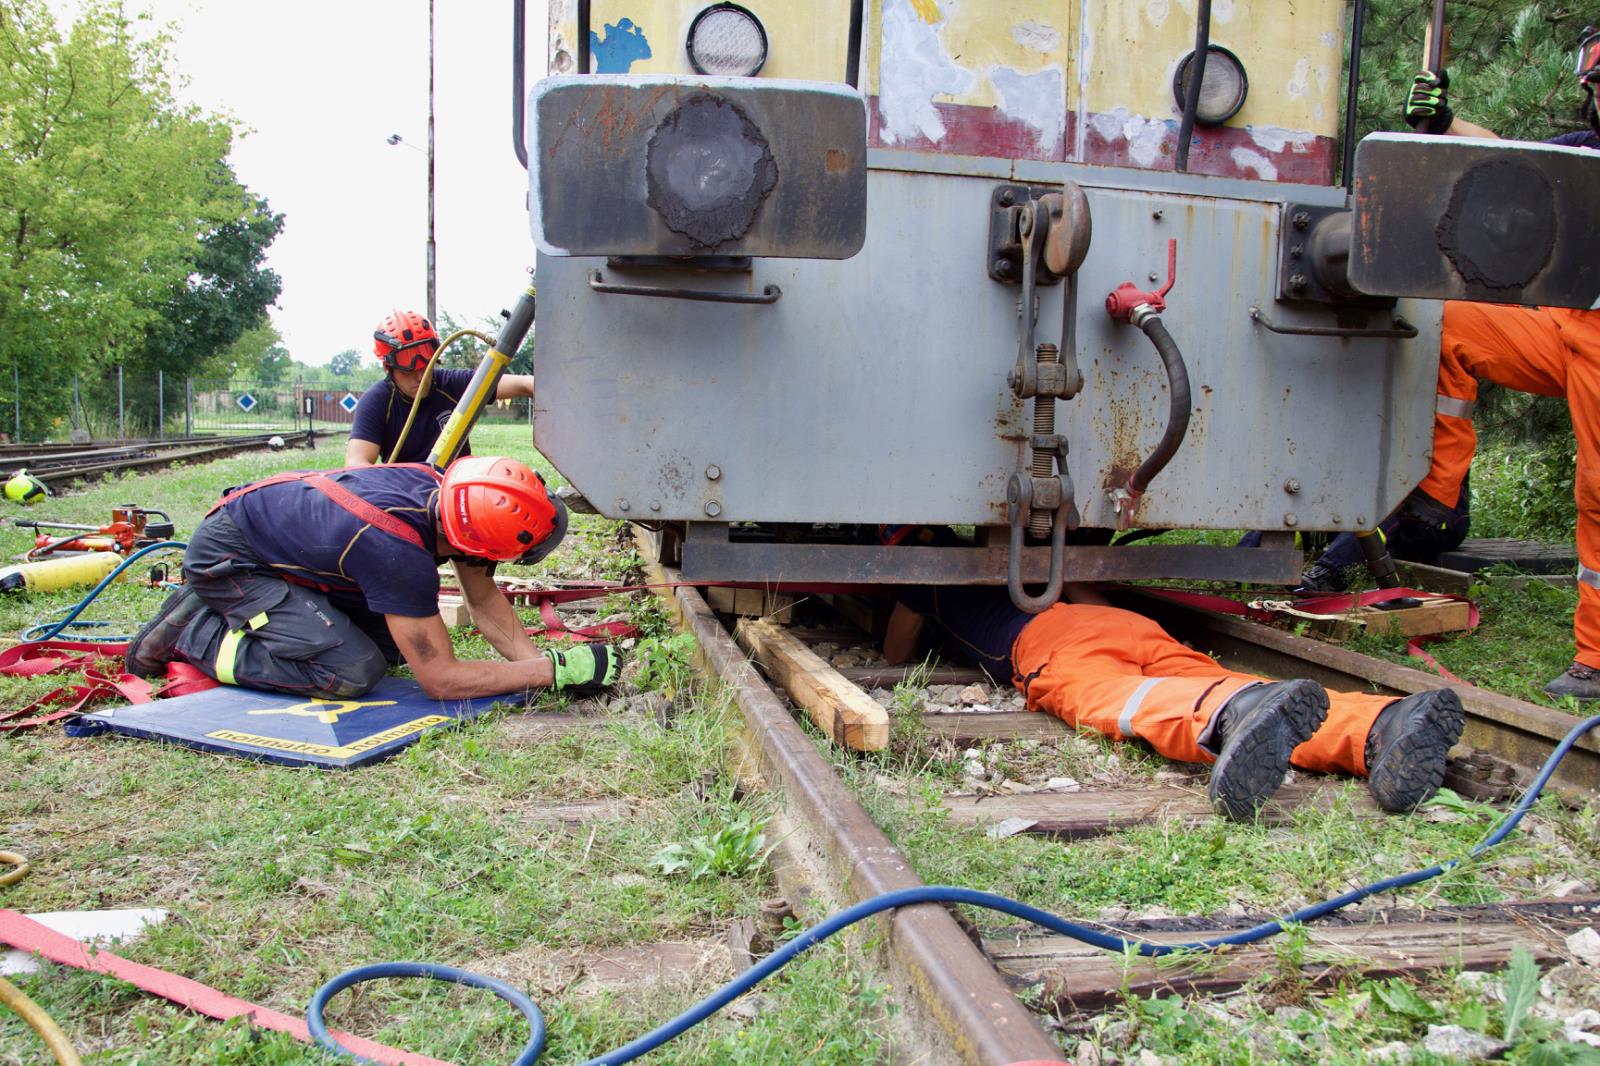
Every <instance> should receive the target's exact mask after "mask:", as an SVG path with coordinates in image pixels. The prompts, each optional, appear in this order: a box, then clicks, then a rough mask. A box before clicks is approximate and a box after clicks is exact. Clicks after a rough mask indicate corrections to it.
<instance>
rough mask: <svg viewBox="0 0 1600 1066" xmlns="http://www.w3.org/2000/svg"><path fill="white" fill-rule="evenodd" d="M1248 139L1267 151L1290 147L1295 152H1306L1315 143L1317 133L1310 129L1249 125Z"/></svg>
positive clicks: (1278, 150) (1279, 150)
mask: <svg viewBox="0 0 1600 1066" xmlns="http://www.w3.org/2000/svg"><path fill="white" fill-rule="evenodd" d="M1248 128H1249V131H1250V139H1251V140H1252V141H1254V142H1255V145H1256V147H1258V148H1261V149H1263V150H1264V151H1268V152H1281V151H1283V150H1284V149H1285V148H1292V150H1294V151H1296V152H1308V151H1310V150H1311V146H1312V145H1313V144H1315V143H1316V140H1317V135H1316V134H1315V133H1312V132H1311V131H1310V130H1286V129H1284V128H1283V127H1282V126H1250V127H1248Z"/></svg>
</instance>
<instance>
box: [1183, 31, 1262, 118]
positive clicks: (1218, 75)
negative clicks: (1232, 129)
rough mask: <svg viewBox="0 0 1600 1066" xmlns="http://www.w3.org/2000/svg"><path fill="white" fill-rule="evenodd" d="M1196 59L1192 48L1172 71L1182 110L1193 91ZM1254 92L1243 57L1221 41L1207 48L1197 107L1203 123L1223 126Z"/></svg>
mask: <svg viewBox="0 0 1600 1066" xmlns="http://www.w3.org/2000/svg"><path fill="white" fill-rule="evenodd" d="M1193 62H1194V53H1193V52H1190V53H1189V54H1188V55H1186V56H1184V57H1183V59H1182V61H1180V62H1179V63H1178V69H1177V70H1176V71H1174V72H1173V75H1172V95H1173V97H1174V98H1176V100H1177V101H1178V110H1180V111H1181V110H1183V102H1184V100H1185V99H1186V98H1187V94H1188V92H1189V68H1190V66H1191V65H1192V64H1193ZM1249 92H1250V79H1249V78H1247V77H1246V76H1245V73H1244V64H1243V63H1241V62H1239V57H1238V56H1236V55H1234V54H1233V53H1232V52H1230V51H1228V50H1227V49H1226V48H1223V47H1222V46H1221V45H1215V44H1214V45H1211V46H1210V47H1209V48H1207V49H1206V73H1205V80H1204V81H1202V82H1201V83H1200V106H1199V107H1198V108H1196V109H1195V116H1194V120H1195V122H1197V123H1199V124H1200V125H1202V126H1220V125H1222V124H1223V123H1224V122H1226V121H1228V120H1229V119H1230V118H1232V117H1233V116H1234V115H1237V114H1238V113H1239V109H1240V108H1241V107H1243V106H1244V98H1245V96H1246V95H1247V94H1248V93H1249Z"/></svg>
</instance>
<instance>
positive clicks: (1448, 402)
mask: <svg viewBox="0 0 1600 1066" xmlns="http://www.w3.org/2000/svg"><path fill="white" fill-rule="evenodd" d="M1477 406H1478V405H1477V403H1476V402H1475V401H1473V400H1458V399H1456V398H1455V397H1454V396H1445V395H1443V394H1442V393H1441V394H1440V395H1439V396H1438V397H1437V398H1436V399H1435V400H1434V404H1433V409H1434V410H1435V411H1437V412H1439V413H1440V414H1441V415H1449V416H1450V417H1451V418H1471V417H1472V409H1473V408H1475V407H1477Z"/></svg>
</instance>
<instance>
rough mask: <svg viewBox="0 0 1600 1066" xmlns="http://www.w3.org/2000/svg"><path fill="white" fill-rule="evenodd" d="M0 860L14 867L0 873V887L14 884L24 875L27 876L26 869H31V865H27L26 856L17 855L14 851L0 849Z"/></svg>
mask: <svg viewBox="0 0 1600 1066" xmlns="http://www.w3.org/2000/svg"><path fill="white" fill-rule="evenodd" d="M0 862H3V863H5V864H6V865H7V866H13V867H16V868H15V869H13V870H7V871H6V872H5V873H3V874H0V887H4V886H6V885H14V884H16V883H17V882H18V881H20V880H22V879H23V878H24V877H27V876H28V871H29V870H30V869H32V867H30V866H29V865H28V859H27V856H25V855H18V854H17V853H16V852H14V851H0Z"/></svg>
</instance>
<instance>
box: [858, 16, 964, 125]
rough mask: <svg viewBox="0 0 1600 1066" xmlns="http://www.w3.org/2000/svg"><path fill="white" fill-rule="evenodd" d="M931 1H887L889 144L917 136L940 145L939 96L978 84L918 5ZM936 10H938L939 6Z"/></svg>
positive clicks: (884, 89)
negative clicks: (949, 51)
mask: <svg viewBox="0 0 1600 1066" xmlns="http://www.w3.org/2000/svg"><path fill="white" fill-rule="evenodd" d="M930 2H931V0H887V2H886V3H885V4H884V9H883V58H882V60H881V63H880V67H881V70H882V75H881V77H880V85H881V93H882V95H881V96H880V97H879V109H880V111H881V112H882V116H883V130H882V138H883V142H884V143H885V144H896V143H898V142H900V141H902V140H910V139H913V138H917V137H922V138H925V139H927V140H929V141H932V142H934V143H936V144H937V143H938V142H939V141H940V140H943V139H944V135H945V126H944V120H943V119H941V118H940V117H939V112H938V110H937V109H936V108H935V107H934V106H933V98H934V96H936V95H938V94H941V93H945V94H950V95H959V94H961V93H964V92H966V91H968V90H969V89H971V88H972V86H973V84H974V83H975V82H976V81H977V80H978V79H977V75H975V74H973V73H972V71H970V70H967V69H965V68H964V67H961V66H959V65H957V64H956V62H955V61H954V60H952V59H951V58H950V57H949V56H948V55H947V54H946V53H945V50H944V46H943V45H942V44H941V43H940V41H939V31H938V30H937V29H935V28H934V27H933V26H931V25H929V24H928V23H927V22H926V21H924V19H923V17H922V15H921V10H920V8H917V7H914V6H913V5H914V4H917V3H930ZM934 10H935V12H937V10H938V9H937V7H935V8H934Z"/></svg>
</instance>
